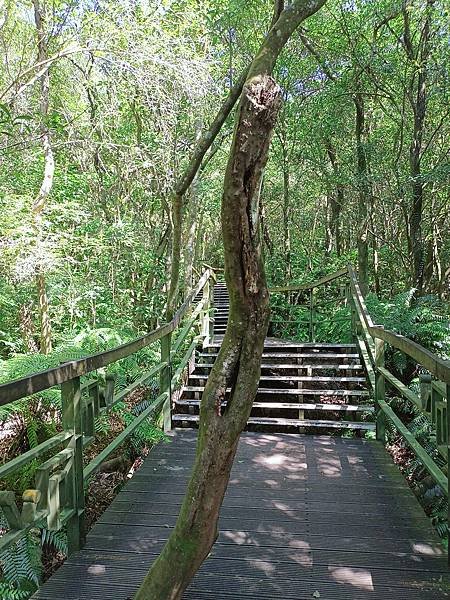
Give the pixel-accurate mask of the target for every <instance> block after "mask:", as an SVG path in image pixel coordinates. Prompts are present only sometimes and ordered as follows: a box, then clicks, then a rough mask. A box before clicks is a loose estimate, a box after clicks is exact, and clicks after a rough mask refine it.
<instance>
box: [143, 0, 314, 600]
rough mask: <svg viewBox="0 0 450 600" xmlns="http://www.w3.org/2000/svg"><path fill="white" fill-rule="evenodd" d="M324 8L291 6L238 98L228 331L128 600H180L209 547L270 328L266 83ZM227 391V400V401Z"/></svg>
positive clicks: (227, 231)
mask: <svg viewBox="0 0 450 600" xmlns="http://www.w3.org/2000/svg"><path fill="white" fill-rule="evenodd" d="M324 3H325V0H317V1H315V2H311V1H310V2H303V1H300V0H297V1H296V2H294V3H292V4H291V5H289V7H288V8H286V9H284V10H283V11H282V12H281V14H280V17H279V19H278V20H277V21H276V23H275V24H274V25H273V27H272V28H271V30H270V31H269V33H268V35H267V37H266V39H265V41H264V43H263V45H262V47H261V49H260V51H259V53H258V55H257V56H256V58H255V60H254V61H253V63H252V65H251V67H250V71H249V77H248V80H247V82H246V83H245V86H244V89H243V93H242V97H241V100H240V105H239V109H238V113H237V116H236V126H235V131H234V137H233V143H232V146H231V150H230V157H229V160H228V165H227V170H226V174H225V182H224V193H223V200H222V233H223V242H224V251H225V278H226V282H227V287H228V291H229V295H230V315H229V321H228V327H227V331H226V334H225V337H224V341H223V344H222V347H221V349H220V352H219V355H218V357H217V359H216V361H215V363H214V366H213V368H212V370H211V374H210V376H209V379H208V382H207V384H206V387H205V390H204V392H203V397H202V401H201V408H200V424H199V435H198V443H197V452H196V458H195V463H194V467H193V471H192V476H191V479H190V481H189V484H188V489H187V493H186V496H185V498H184V501H183V504H182V507H181V511H180V515H179V517H178V520H177V523H176V525H175V529H174V530H173V532H172V534H171V536H170V538H169V540H168V542H167V544H166V545H165V547H164V548H163V550H162V553H161V554H160V556H159V557H158V558H157V559H156V561H155V562H154V564H153V566H152V568H151V570H150V572H149V573H148V574H147V576H146V578H145V580H144V582H143V584H142V586H141V588H140V589H139V591H138V592H137V595H136V597H135V598H136V600H179V599H180V598H181V597H182V595H183V592H184V590H185V589H186V588H187V586H188V585H189V583H190V581H191V579H192V577H193V576H194V575H195V573H196V572H197V570H198V569H199V567H200V565H201V564H202V562H203V561H204V560H205V558H206V557H207V555H208V553H209V551H210V549H211V547H212V545H213V544H214V542H215V540H216V538H217V522H218V518H219V510H220V507H221V504H222V500H223V497H224V494H225V491H226V488H227V484H228V480H229V476H230V471H231V468H232V465H233V459H234V456H235V453H236V449H237V445H238V441H239V435H240V433H241V431H242V430H243V429H244V427H245V425H246V423H247V419H248V417H249V415H250V411H251V408H252V404H253V399H254V397H255V394H256V390H257V387H258V382H259V376H260V365H261V355H262V351H263V347H264V339H265V337H266V332H267V326H268V321H269V294H268V290H267V286H266V280H265V274H264V268H263V265H262V261H261V255H260V246H261V245H260V237H259V227H258V217H259V194H260V186H261V179H262V173H263V169H264V167H265V164H266V161H267V156H268V151H269V145H270V138H271V134H272V131H273V127H274V125H275V121H276V117H277V113H278V110H279V107H280V103H281V90H280V88H279V87H278V85H277V84H276V83H275V82H274V81H273V79H272V78H271V76H270V75H271V73H272V71H273V68H274V65H275V62H276V59H277V57H278V55H279V53H280V52H281V50H282V48H283V47H284V45H285V44H286V42H287V40H288V39H289V37H290V36H291V34H292V33H293V31H294V30H295V29H296V27H297V26H298V25H299V24H300V23H301V22H302V21H303V20H304V19H306V18H307V17H308V16H309V15H311V14H313V13H314V12H316V11H317V10H318V9H319V8H320V7H321V6H322V5H323V4H324ZM227 387H231V393H230V395H229V396H227V397H226V395H225V390H226V389H227ZM174 565H176V568H173V566H174Z"/></svg>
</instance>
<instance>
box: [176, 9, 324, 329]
mask: <svg viewBox="0 0 450 600" xmlns="http://www.w3.org/2000/svg"><path fill="white" fill-rule="evenodd" d="M325 1H326V0H321V2H320V4H321V5H322V4H325ZM318 2H319V0H312V1H311V7H312V8H311V10H312V12H311V14H313V13H314V12H315V10H316V9H314V8H313V7H315V6H316V4H317V3H318ZM297 4H298V2H295V3H294V4H292V5H291V6H289V7H288V8H287V9H286V10H284V0H276V1H275V4H274V12H273V17H272V25H271V31H272V30H273V28H274V25H275V24H276V23H277V22H278V20H279V17H280V15H281V13H286V12H288V13H289V14H291V13H292V14H293V13H294V11H296V10H297V8H296V6H297ZM302 4H305V5H308V2H304V3H302ZM305 10H309V9H308V8H305ZM293 18H294V19H295V16H294V15H293ZM279 41H281V40H279ZM283 45H284V44H283ZM249 71H250V66H248V67H247V68H246V69H244V71H243V72H242V74H241V76H240V77H239V79H238V80H237V81H236V83H235V84H234V85H233V87H232V88H231V89H230V92H229V94H228V96H227V98H226V100H225V101H224V103H223V104H222V106H221V107H220V109H219V111H218V112H217V114H216V116H215V118H214V120H213V121H212V122H211V124H210V125H209V127H208V129H207V130H206V131H205V133H204V134H203V135H202V136H201V137H200V139H199V141H198V142H197V143H196V145H195V148H194V152H193V154H192V156H191V158H190V160H189V163H188V164H187V166H186V168H185V169H184V171H183V173H182V174H181V176H180V177H179V178H178V181H177V182H176V184H175V186H174V192H173V196H172V205H171V224H172V254H171V263H170V264H171V268H170V282H169V291H168V295H167V311H166V312H167V318H168V319H170V318H172V315H173V312H174V310H175V307H176V302H177V295H178V286H179V279H180V267H181V237H182V221H183V203H184V196H185V194H186V192H187V190H188V189H189V187H190V185H191V183H192V182H193V181H194V179H195V176H196V175H197V173H198V170H199V169H200V167H201V165H202V162H203V159H204V157H205V154H206V153H207V152H208V150H209V149H210V148H211V146H212V144H213V143H214V140H215V139H216V138H217V136H218V134H219V132H220V130H221V129H222V126H223V124H224V123H225V121H226V120H227V118H228V116H229V115H230V113H231V111H232V110H233V108H234V106H235V104H236V102H237V101H238V100H239V98H240V96H241V93H242V89H243V87H244V84H245V82H246V81H247V78H248V74H249Z"/></svg>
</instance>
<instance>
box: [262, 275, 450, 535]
mask: <svg viewBox="0 0 450 600" xmlns="http://www.w3.org/2000/svg"><path fill="white" fill-rule="evenodd" d="M339 282H343V283H344V285H345V288H346V293H345V296H346V298H347V300H346V301H344V303H346V304H347V305H348V306H349V307H350V309H351V331H352V335H353V338H354V340H355V342H356V343H357V344H358V346H359V351H360V354H361V357H362V360H363V364H364V368H365V371H366V374H367V379H368V381H369V383H370V386H371V388H372V392H373V396H374V402H375V414H376V435H377V439H378V440H379V441H381V442H383V443H385V441H386V432H385V425H386V421H387V420H389V421H390V422H391V423H392V424H393V426H394V427H395V429H396V430H397V431H398V433H399V434H400V435H401V437H402V438H403V439H404V440H405V442H406V444H407V445H408V446H409V447H410V449H411V450H412V451H413V453H414V454H415V456H416V457H417V458H418V459H419V461H420V462H421V463H422V464H423V466H424V467H425V469H426V470H427V471H428V473H429V474H430V476H431V477H432V479H433V480H434V481H435V482H436V483H437V484H438V485H439V486H440V488H441V489H442V492H443V493H444V494H445V495H446V496H447V497H448V464H449V430H450V412H449V410H448V404H449V400H450V361H448V360H444V359H442V358H440V357H439V356H437V355H436V354H433V353H432V352H430V351H429V350H427V349H426V348H424V347H423V346H421V345H420V344H417V343H416V342H414V341H412V340H410V339H408V338H406V337H404V336H402V335H399V334H397V333H395V332H393V331H387V330H385V329H384V327H383V326H381V325H375V324H374V323H373V321H372V318H371V316H370V314H369V312H368V310H367V307H366V304H365V301H364V298H363V295H362V293H361V289H360V287H359V283H358V278H357V276H356V274H355V272H354V270H353V268H352V267H351V265H349V266H348V267H347V268H346V269H342V270H340V271H337V272H336V273H333V274H331V275H327V276H326V277H323V278H322V279H320V280H318V281H315V282H313V283H309V284H303V285H298V286H296V285H291V286H286V287H279V288H273V289H272V290H271V292H272V293H273V292H275V293H283V294H288V295H289V296H290V298H292V299H293V300H294V302H297V303H298V298H299V296H300V297H301V296H302V295H303V299H304V295H305V294H309V297H310V302H309V317H308V322H309V331H310V336H309V339H310V341H311V342H313V341H314V339H315V335H314V327H315V323H316V316H315V313H316V310H317V307H316V305H315V302H314V294H315V293H316V292H317V290H318V289H319V288H320V287H324V286H325V285H328V284H330V283H334V284H336V283H338V284H339ZM341 288H342V286H340V287H339V290H340V289H341ZM328 293H329V292H328ZM331 297H332V298H333V300H334V301H336V299H339V298H340V299H341V300H342V294H339V293H338V292H337V291H336V290H335V291H334V294H332V295H331ZM387 346H391V347H392V348H395V349H396V350H398V351H400V352H402V353H403V354H404V355H406V356H407V357H409V359H411V360H412V361H414V362H415V363H416V367H417V370H418V371H422V372H423V374H421V375H420V395H417V394H416V393H414V392H413V391H412V390H410V389H409V388H408V387H407V386H406V385H404V384H403V383H402V382H401V381H400V380H399V379H398V378H397V377H395V375H394V374H393V373H391V372H390V371H389V370H388V369H387V368H386V365H385V353H386V350H387ZM387 386H390V387H391V388H392V389H393V390H394V391H395V393H396V394H399V395H400V397H402V398H403V399H404V400H406V401H408V402H411V403H412V404H414V406H415V407H416V408H417V409H418V410H419V411H420V413H421V414H423V415H425V416H426V418H427V419H428V420H429V422H430V424H431V426H432V430H433V435H434V437H435V441H436V449H437V452H438V454H437V456H436V455H434V456H430V454H428V452H427V450H426V449H425V448H424V447H423V446H422V445H421V444H420V443H419V441H418V440H417V439H416V438H415V437H414V435H413V434H412V433H411V431H410V430H409V429H408V427H407V426H406V425H405V424H404V423H403V422H402V420H401V419H400V417H399V416H398V415H397V414H396V413H395V411H394V410H393V409H392V407H391V406H390V405H389V403H388V402H387V400H386V387H387ZM449 525H450V517H449Z"/></svg>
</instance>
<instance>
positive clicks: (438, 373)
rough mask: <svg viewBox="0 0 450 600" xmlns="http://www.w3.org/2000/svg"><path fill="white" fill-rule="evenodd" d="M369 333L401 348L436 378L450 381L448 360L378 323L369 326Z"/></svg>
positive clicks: (449, 362)
mask: <svg viewBox="0 0 450 600" xmlns="http://www.w3.org/2000/svg"><path fill="white" fill-rule="evenodd" d="M369 333H370V335H371V336H372V337H374V338H378V339H380V340H383V341H384V342H387V343H388V344H390V345H391V346H394V348H397V350H401V351H402V352H403V353H404V354H407V355H408V356H410V357H411V358H412V359H413V360H415V361H416V362H417V363H420V364H421V365H422V366H423V367H425V369H427V370H428V371H430V373H432V374H433V375H434V376H435V377H436V378H437V379H440V380H441V381H444V382H445V383H450V361H449V360H444V359H443V358H440V357H439V356H437V355H436V354H433V352H430V351H429V350H427V349H426V348H424V347H423V346H421V345H420V344H417V343H416V342H413V341H412V340H410V339H409V338H407V337H405V336H403V335H400V334H398V333H394V332H393V331H389V330H386V329H383V327H380V326H378V325H374V326H373V327H370V328H369Z"/></svg>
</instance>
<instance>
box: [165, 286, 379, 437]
mask: <svg viewBox="0 0 450 600" xmlns="http://www.w3.org/2000/svg"><path fill="white" fill-rule="evenodd" d="M214 307H215V315H214V330H213V333H214V336H213V338H212V342H211V343H210V344H209V345H207V346H205V347H204V348H203V349H202V350H201V351H198V352H197V353H196V356H195V364H194V368H193V370H192V372H191V373H190V374H189V377H188V380H187V382H186V384H185V385H184V387H183V388H182V390H181V394H178V397H177V398H176V399H175V401H174V406H173V412H172V423H173V426H174V427H196V426H197V423H198V419H199V416H198V415H199V406H200V400H201V396H202V393H203V389H204V386H205V384H206V380H207V378H208V375H209V373H210V370H211V368H212V366H213V364H214V361H215V359H216V357H217V354H218V352H219V348H220V345H221V343H222V338H223V335H224V333H225V329H226V326H227V321H228V310H229V299H228V293H227V289H226V286H225V284H224V283H218V284H216V286H215V287H214ZM373 412H374V408H373V405H372V403H371V402H370V399H369V392H368V390H367V384H366V378H365V375H364V372H363V367H362V364H361V360H360V356H359V353H358V351H357V347H356V345H354V344H332V343H329V344H323V343H299V342H293V341H285V340H280V339H276V338H267V339H266V342H265V345H264V353H263V357H262V363H261V378H260V382H259V388H258V392H257V395H256V399H255V402H254V404H253V409H252V412H251V415H250V418H249V421H248V425H247V430H250V431H255V430H257V431H261V430H263V431H264V430H267V431H280V432H298V431H301V432H306V431H308V432H311V433H317V432H321V433H328V432H330V431H329V430H336V429H338V430H341V429H352V430H358V431H363V432H364V431H373V430H374V424H373V423H372V422H370V419H371V418H372V415H373Z"/></svg>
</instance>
